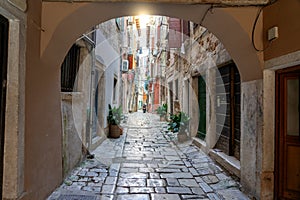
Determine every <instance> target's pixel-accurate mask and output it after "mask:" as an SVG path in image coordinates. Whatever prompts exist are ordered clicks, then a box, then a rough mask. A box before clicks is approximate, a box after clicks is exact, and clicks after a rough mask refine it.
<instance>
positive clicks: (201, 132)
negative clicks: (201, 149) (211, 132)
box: [197, 76, 206, 140]
mask: <svg viewBox="0 0 300 200" xmlns="http://www.w3.org/2000/svg"><path fill="white" fill-rule="evenodd" d="M198 105H199V125H198V134H197V136H198V137H199V138H200V139H202V140H204V138H205V136H206V83H205V77H202V76H199V77H198Z"/></svg>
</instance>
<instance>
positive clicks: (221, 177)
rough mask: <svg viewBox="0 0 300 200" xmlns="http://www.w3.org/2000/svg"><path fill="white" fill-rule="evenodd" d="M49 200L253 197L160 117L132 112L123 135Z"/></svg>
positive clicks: (105, 146)
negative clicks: (171, 131)
mask: <svg viewBox="0 0 300 200" xmlns="http://www.w3.org/2000/svg"><path fill="white" fill-rule="evenodd" d="M93 154H95V159H90V160H89V159H88V160H85V161H84V162H83V163H82V164H81V165H80V166H79V167H77V168H76V169H74V170H73V172H72V174H71V175H70V176H69V177H68V178H66V179H65V181H64V183H63V184H62V185H61V186H60V187H59V188H58V189H57V190H56V191H55V192H54V193H53V194H52V195H51V196H50V197H49V198H48V200H54V199H57V200H75V199H76V200H79V199H82V200H99V199H101V200H102V199H103V200H106V199H115V200H150V199H151V200H181V199H210V200H218V199H236V200H244V199H245V200H246V199H248V198H247V196H245V195H244V194H243V193H242V192H241V191H240V189H239V182H237V181H235V180H234V179H233V178H232V177H230V176H229V175H228V174H227V173H226V172H225V171H223V170H222V169H221V168H220V167H219V166H218V165H216V164H215V163H214V162H213V161H212V160H211V159H210V158H209V157H208V156H207V155H206V154H205V153H203V152H202V151H201V150H200V149H198V148H197V147H195V146H194V145H192V144H191V141H188V142H185V143H180V144H179V143H178V142H177V141H176V135H175V134H173V133H168V132H166V123H165V122H160V121H159V117H158V116H157V115H153V114H149V113H140V112H138V113H132V114H129V115H128V120H127V123H126V124H124V134H123V135H122V136H121V137H120V138H118V139H107V140H105V141H104V142H103V143H102V144H101V145H100V146H99V147H98V148H97V149H96V150H95V151H94V152H93Z"/></svg>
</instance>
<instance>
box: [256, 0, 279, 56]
mask: <svg viewBox="0 0 300 200" xmlns="http://www.w3.org/2000/svg"><path fill="white" fill-rule="evenodd" d="M277 1H278V0H270V2H269V3H268V4H267V5H265V6H262V7H261V8H260V9H259V10H258V12H257V15H256V17H255V20H254V23H253V27H252V34H251V42H252V46H253V48H254V49H255V50H256V51H257V52H264V51H265V50H267V49H268V48H269V47H270V46H271V44H272V42H273V40H271V41H269V43H268V45H267V46H266V47H265V48H263V49H259V48H257V47H256V45H255V30H256V25H257V22H258V19H259V17H260V15H261V13H262V11H263V9H264V8H266V7H267V6H270V5H273V4H274V3H276V2H277Z"/></svg>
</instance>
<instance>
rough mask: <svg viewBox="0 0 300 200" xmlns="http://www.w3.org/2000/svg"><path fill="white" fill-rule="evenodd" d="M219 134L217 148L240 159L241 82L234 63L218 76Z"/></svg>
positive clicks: (222, 70) (226, 66)
mask: <svg viewBox="0 0 300 200" xmlns="http://www.w3.org/2000/svg"><path fill="white" fill-rule="evenodd" d="M216 96H217V99H216V101H217V102H216V116H217V123H216V126H217V133H220V137H219V139H218V142H217V144H216V148H218V149H220V150H222V151H223V152H224V153H226V154H227V155H230V156H234V157H236V158H237V159H238V160H239V159H240V138H241V131H240V129H241V128H240V126H241V125H240V124H241V122H240V121H241V109H240V107H241V103H240V102H241V81H240V74H239V71H238V69H237V67H236V65H235V64H234V63H229V64H227V65H225V66H222V67H220V68H219V73H217V75H216Z"/></svg>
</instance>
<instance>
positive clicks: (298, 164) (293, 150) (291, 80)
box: [275, 66, 300, 200]
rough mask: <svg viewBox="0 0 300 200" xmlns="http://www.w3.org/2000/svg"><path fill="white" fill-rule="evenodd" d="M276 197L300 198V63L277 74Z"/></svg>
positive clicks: (293, 199)
mask: <svg viewBox="0 0 300 200" xmlns="http://www.w3.org/2000/svg"><path fill="white" fill-rule="evenodd" d="M276 78H277V80H276V84H277V86H276V88H277V90H276V91H277V94H276V95H277V96H276V100H277V101H276V124H277V127H276V165H275V169H276V174H275V184H276V185H275V195H276V199H292V200H296V199H297V200H298V199H300V136H299V119H300V118H299V93H300V92H299V91H300V87H299V78H300V66H298V67H294V68H289V69H285V70H280V71H278V72H277V76H276Z"/></svg>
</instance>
